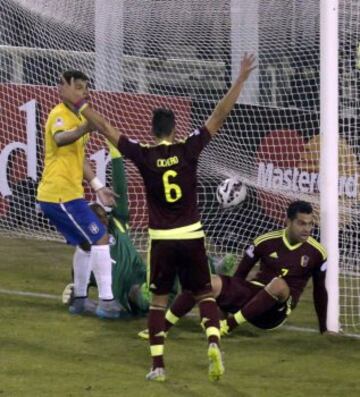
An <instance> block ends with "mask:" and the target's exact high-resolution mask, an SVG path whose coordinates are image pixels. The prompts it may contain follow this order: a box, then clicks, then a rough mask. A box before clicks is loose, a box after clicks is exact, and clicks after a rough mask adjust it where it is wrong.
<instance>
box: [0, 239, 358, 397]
mask: <svg viewBox="0 0 360 397" xmlns="http://www.w3.org/2000/svg"><path fill="white" fill-rule="evenodd" d="M71 256H72V249H71V248H70V247H66V246H65V245H63V244H57V243H49V242H39V241H35V242H34V241H29V240H10V239H5V238H3V239H1V240H0V257H1V261H0V290H1V291H2V292H1V293H0V397H3V396H4V397H5V396H6V397H8V396H9V397H10V396H11V397H42V396H44V397H56V396H59V397H60V396H61V397H82V396H87V397H108V396H109V397H112V396H114V397H122V396H124V397H125V396H126V397H132V396H136V397H141V396H145V397H152V396H153V397H161V396H170V397H171V396H182V397H183V396H185V397H201V396H211V397H217V396H219V397H220V396H221V397H232V396H234V397H235V396H238V397H277V396H279V397H295V396H296V397H297V396H299V397H300V396H306V397H312V396H316V397H328V396H334V397H335V396H336V397H338V396H339V397H340V396H346V397H352V396H354V397H355V396H360V377H359V369H360V353H359V351H360V340H357V339H351V338H345V337H325V336H320V335H319V334H318V333H317V332H300V331H294V330H289V329H288V328H283V329H280V330H277V331H273V332H268V333H264V332H260V331H258V330H256V329H254V328H252V327H250V326H245V327H243V328H241V329H239V330H238V332H237V333H236V334H235V335H233V336H231V337H228V338H224V339H223V341H222V349H223V351H224V357H225V365H226V374H225V375H224V377H223V379H222V380H221V381H220V382H219V383H218V384H212V383H210V382H209V381H208V379H207V357H206V341H205V337H204V335H203V333H202V331H201V329H200V327H199V325H198V319H197V318H196V317H191V318H185V319H183V320H182V322H181V324H180V325H179V326H178V327H177V328H176V329H174V330H173V331H172V332H171V334H170V336H169V338H168V339H167V342H166V345H165V357H166V363H167V375H168V380H167V382H166V383H164V384H154V383H151V382H147V381H145V379H144V376H145V374H146V373H147V371H148V369H149V365H150V360H149V352H148V350H149V349H148V345H147V343H146V342H143V341H141V340H139V339H138V338H137V336H136V334H137V331H139V330H140V329H143V328H144V327H145V326H146V321H145V319H144V318H140V319H133V320H121V321H113V322H110V321H101V320H99V319H97V318H91V317H73V316H70V315H69V314H68V313H67V311H66V308H65V307H64V306H63V305H62V304H61V302H60V299H51V297H37V296H21V295H16V294H15V292H14V293H9V294H6V293H4V290H7V291H26V292H34V293H44V294H50V295H57V296H59V295H60V294H61V292H62V289H63V287H64V285H65V284H66V283H67V282H68V281H69V275H70V263H71ZM288 325H290V326H296V327H305V328H316V319H315V315H314V311H313V307H312V302H311V287H310V288H309V289H308V290H307V291H306V294H305V296H304V297H303V299H302V301H301V303H300V306H299V307H298V309H297V310H296V311H295V312H294V313H293V315H292V316H291V318H290V320H289V322H288Z"/></svg>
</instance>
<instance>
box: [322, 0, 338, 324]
mask: <svg viewBox="0 0 360 397" xmlns="http://www.w3.org/2000/svg"><path fill="white" fill-rule="evenodd" d="M338 21H339V0H321V2H320V136H321V140H320V145H321V146H320V147H321V150H320V178H321V189H320V221H321V223H320V224H321V242H322V243H323V244H324V246H325V247H326V250H327V253H328V260H327V274H326V287H327V290H328V315H327V328H328V329H329V330H330V331H334V332H338V331H339V329H340V324H339V303H340V301H339V259H340V256H339V183H338V181H339V160H338V157H339V145H338V140H339V73H338V68H339V37H338Z"/></svg>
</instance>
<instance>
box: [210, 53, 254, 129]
mask: <svg viewBox="0 0 360 397" xmlns="http://www.w3.org/2000/svg"><path fill="white" fill-rule="evenodd" d="M254 62H255V56H254V55H247V54H245V55H244V57H243V59H242V61H241V67H240V73H239V76H238V77H237V79H236V80H235V82H234V83H233V85H232V86H231V87H230V89H229V91H228V92H227V93H226V94H225V96H224V97H223V98H222V99H221V100H220V102H219V103H218V104H217V105H216V107H215V109H214V111H213V112H212V114H211V115H210V117H209V118H208V119H207V121H206V123H205V127H206V128H207V129H208V131H209V132H210V134H211V135H212V136H214V135H215V134H216V133H217V132H218V131H219V129H220V128H221V126H222V125H223V123H224V121H225V119H226V117H227V116H228V114H229V113H230V112H231V110H232V109H233V107H234V105H235V103H236V101H237V99H238V97H239V95H240V93H241V90H242V88H243V86H244V83H245V81H246V80H247V78H248V77H249V76H250V73H251V72H252V71H253V70H254V69H255V68H256V66H254Z"/></svg>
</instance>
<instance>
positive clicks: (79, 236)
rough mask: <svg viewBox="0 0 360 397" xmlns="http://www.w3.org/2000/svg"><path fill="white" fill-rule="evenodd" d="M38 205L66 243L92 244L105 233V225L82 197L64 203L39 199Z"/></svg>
mask: <svg viewBox="0 0 360 397" xmlns="http://www.w3.org/2000/svg"><path fill="white" fill-rule="evenodd" d="M39 205H40V208H41V210H42V212H43V213H44V215H45V216H46V217H47V218H49V219H50V222H51V223H52V224H53V225H54V226H55V227H56V229H57V230H58V231H59V232H60V233H61V234H62V235H63V236H64V237H65V239H66V241H67V243H68V244H71V245H80V244H83V243H88V244H94V243H95V242H96V241H98V240H100V239H101V237H103V236H104V234H105V233H107V230H106V228H105V226H104V225H103V224H102V223H101V222H100V220H99V218H98V217H97V216H96V214H95V212H94V211H93V210H92V209H91V208H90V207H89V206H88V203H87V201H86V200H84V199H76V200H71V201H67V202H66V203H48V202H44V201H39Z"/></svg>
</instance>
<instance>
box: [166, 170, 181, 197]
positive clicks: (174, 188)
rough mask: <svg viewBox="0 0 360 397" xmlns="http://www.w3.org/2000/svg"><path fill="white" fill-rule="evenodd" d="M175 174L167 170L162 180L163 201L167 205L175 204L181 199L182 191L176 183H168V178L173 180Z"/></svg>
mask: <svg viewBox="0 0 360 397" xmlns="http://www.w3.org/2000/svg"><path fill="white" fill-rule="evenodd" d="M176 175H177V172H176V171H174V170H168V171H166V172H164V174H163V176H162V180H163V183H164V192H165V199H166V201H167V202H168V203H175V202H176V201H178V200H180V199H181V197H182V191H181V188H180V186H179V185H177V184H176V183H170V178H175V177H176Z"/></svg>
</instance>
